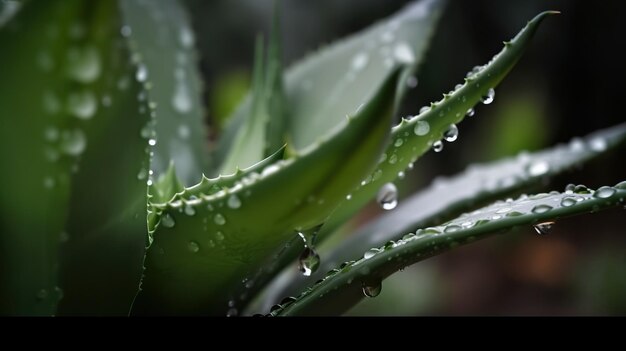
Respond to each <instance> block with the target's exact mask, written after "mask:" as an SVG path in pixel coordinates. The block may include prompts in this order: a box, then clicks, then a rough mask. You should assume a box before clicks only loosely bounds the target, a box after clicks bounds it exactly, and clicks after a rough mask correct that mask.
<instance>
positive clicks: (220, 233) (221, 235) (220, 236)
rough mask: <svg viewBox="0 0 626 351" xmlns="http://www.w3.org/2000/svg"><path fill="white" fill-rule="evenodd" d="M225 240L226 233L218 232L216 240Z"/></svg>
mask: <svg viewBox="0 0 626 351" xmlns="http://www.w3.org/2000/svg"><path fill="white" fill-rule="evenodd" d="M224 238H225V237H224V233H222V232H220V231H218V232H216V233H215V239H216V240H217V241H223V240H224Z"/></svg>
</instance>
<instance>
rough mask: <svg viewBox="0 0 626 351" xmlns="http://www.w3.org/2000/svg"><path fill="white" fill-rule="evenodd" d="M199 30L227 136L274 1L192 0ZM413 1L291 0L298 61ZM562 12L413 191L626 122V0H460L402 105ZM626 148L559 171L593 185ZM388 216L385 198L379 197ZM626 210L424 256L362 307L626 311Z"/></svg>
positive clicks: (411, 180)
mask: <svg viewBox="0 0 626 351" xmlns="http://www.w3.org/2000/svg"><path fill="white" fill-rule="evenodd" d="M187 2H188V5H189V7H190V10H191V11H190V13H191V14H192V19H193V25H194V27H195V29H196V31H197V33H198V34H197V37H198V45H199V50H200V56H201V65H202V71H203V74H204V76H205V77H204V78H205V81H206V88H207V90H206V98H207V100H208V104H209V111H210V114H209V121H210V123H212V124H213V126H214V127H213V128H212V129H213V130H214V135H217V134H218V132H216V130H218V129H219V128H218V127H219V126H220V125H221V124H223V123H224V120H225V118H226V117H227V116H228V115H229V114H230V112H231V111H232V109H233V108H234V106H236V103H237V102H238V101H239V100H240V99H241V97H242V96H243V95H244V94H245V92H246V91H247V88H248V84H249V79H250V69H251V66H252V57H253V47H254V38H255V36H256V34H257V33H259V32H265V33H267V30H268V27H269V23H270V21H271V14H272V2H271V1H270V0H235V1H233V0H213V1H200V0H188V1H187ZM407 2H408V1H401V0H386V1H382V0H342V1H337V0H317V1H305V0H284V1H283V3H282V25H283V28H282V40H283V48H284V55H283V57H284V61H285V62H286V63H287V64H291V63H293V62H295V61H296V60H297V59H298V58H300V57H302V56H304V55H305V54H306V53H308V52H310V51H312V50H314V49H316V48H318V47H320V46H323V45H324V44H325V43H328V42H331V41H333V40H335V39H337V38H341V37H343V36H345V35H347V34H349V33H352V32H355V31H358V30H360V29H362V28H365V27H367V26H368V25H370V24H372V23H374V22H375V21H376V20H378V19H382V18H384V17H386V16H388V15H391V14H392V13H394V12H395V11H397V10H399V9H401V8H402V6H403V5H404V4H405V3H407ZM544 10H559V11H561V12H562V14H561V15H560V16H557V17H552V18H549V19H548V20H547V21H546V22H545V23H544V25H543V26H542V27H541V28H540V30H539V32H538V33H537V35H536V37H535V39H534V42H533V43H532V44H531V46H530V49H529V50H528V51H527V53H526V54H525V56H524V57H523V58H522V60H521V61H520V63H519V64H518V65H517V66H516V67H515V68H514V70H513V71H512V72H511V73H510V75H509V76H508V77H507V78H506V79H505V80H504V82H503V83H502V84H501V85H500V86H499V88H498V89H497V91H496V100H495V102H494V103H493V104H491V105H489V106H479V107H478V108H477V113H476V116H475V117H474V118H471V119H467V120H466V121H465V122H464V123H463V124H462V125H461V126H460V138H459V139H460V140H459V141H457V142H455V143H453V144H446V147H445V150H444V151H443V152H442V153H440V154H433V153H429V154H428V155H426V156H425V157H423V158H422V159H421V160H420V162H419V163H418V164H417V165H416V167H415V170H414V171H412V172H410V173H409V174H408V175H407V178H406V179H405V180H404V182H403V184H399V185H400V186H401V188H402V189H403V192H404V193H405V194H410V193H411V192H413V191H414V190H415V189H418V188H420V187H423V186H424V185H426V184H428V183H430V182H431V181H432V180H433V178H435V177H436V176H438V175H452V174H454V173H456V172H459V171H461V170H462V169H464V168H465V167H466V166H467V165H468V164H470V163H473V162H485V161H489V160H493V159H497V158H500V157H504V156H508V155H514V154H516V153H518V152H519V151H522V150H536V149H541V148H543V147H546V146H550V145H553V144H556V143H560V142H565V141H568V140H569V139H570V138H572V137H574V136H582V135H585V134H587V133H589V132H592V131H594V130H597V129H600V128H604V127H608V126H611V125H615V124H618V123H621V122H623V121H624V120H625V118H624V115H623V110H624V106H625V101H624V88H623V87H624V84H625V83H624V82H625V81H626V79H625V78H626V66H625V65H624V63H626V50H624V49H625V48H624V46H625V45H626V40H625V38H626V27H625V26H624V19H623V18H624V13H626V2H623V1H606V2H601V3H592V2H589V1H584V2H583V1H539V0H533V1H527V0H524V1H522V0H516V1H506V2H505V1H495V0H490V1H488V0H483V1H479V0H473V1H449V3H448V7H447V9H446V11H445V12H444V14H443V16H442V17H441V20H440V23H439V27H438V29H437V31H436V34H435V36H434V37H433V41H432V43H431V47H430V49H429V51H428V54H427V56H426V58H425V62H424V63H423V64H422V65H421V68H420V70H419V72H418V79H419V85H418V87H417V88H416V89H414V90H413V91H411V92H410V93H409V94H408V95H407V97H406V99H405V103H404V106H403V107H402V114H404V115H408V114H416V113H417V111H418V110H419V107H420V106H422V105H425V104H427V103H429V102H430V101H434V100H438V99H439V98H440V96H441V93H443V92H446V91H449V90H450V89H452V88H453V87H454V85H455V84H457V83H460V82H462V80H463V77H465V73H466V72H467V71H468V70H469V69H471V68H472V67H473V66H475V65H479V64H484V63H486V62H487V61H489V59H490V58H491V57H492V56H493V55H494V54H495V53H497V52H498V51H499V50H500V49H501V47H502V41H504V40H508V39H510V38H512V37H513V36H514V35H515V34H516V33H517V32H518V31H519V30H520V29H521V28H522V27H523V26H524V25H525V23H526V21H527V20H529V19H531V18H532V17H533V16H534V15H536V14H537V13H539V12H541V11H544ZM624 151H625V150H624V148H621V149H619V150H616V151H614V152H612V153H611V155H609V156H607V157H603V158H601V159H599V160H596V161H594V162H592V163H590V164H588V165H587V166H585V167H584V168H582V169H580V170H578V171H576V172H573V173H569V174H566V175H564V176H561V177H558V178H557V179H554V180H553V181H552V182H551V183H550V184H548V185H546V189H558V190H562V189H563V188H564V187H565V185H566V184H568V183H577V184H578V183H582V184H586V185H588V186H591V187H597V186H600V185H605V184H608V185H612V184H615V183H617V182H619V181H620V180H624V179H626V171H625V170H626V166H625V162H624V161H626V160H625V159H624V157H623V155H624ZM369 211H370V212H371V213H376V212H377V210H376V209H375V208H373V207H372V208H370V209H369ZM624 215H625V212H624V211H623V210H621V209H619V210H612V211H607V212H604V213H598V214H594V215H588V216H582V217H575V218H571V219H567V220H562V221H560V222H559V223H557V224H556V227H555V228H554V230H553V231H552V233H551V235H548V236H541V237H540V236H537V235H534V231H533V229H532V228H530V227H529V228H524V229H519V230H517V231H516V233H512V234H510V235H505V236H499V237H496V238H493V239H490V240H486V241H483V242H480V243H477V244H473V245H470V246H467V247H463V248H460V249H457V250H456V251H454V252H451V253H448V254H445V255H442V256H440V257H438V258H434V259H430V260H427V261H425V262H422V263H420V264H418V265H415V266H414V267H411V268H409V269H406V270H404V271H403V272H401V273H399V274H396V275H395V276H394V277H393V278H392V279H389V280H387V281H385V283H384V287H383V293H382V294H381V295H380V296H379V297H377V298H376V299H369V300H368V301H365V302H363V303H361V304H360V305H359V306H357V307H356V308H355V309H354V310H353V311H352V313H353V314H358V315H363V314H405V315H416V314H417V315H423V314H436V315H439V314H487V315H500V314H514V315H518V314H521V315H527V314H531V315H544V314H564V315H571V314H594V315H595V314H625V313H626V254H625V253H624V249H625V248H626V245H625V241H626V239H625V235H624V234H626V229H625V228H626V219H625V216H624Z"/></svg>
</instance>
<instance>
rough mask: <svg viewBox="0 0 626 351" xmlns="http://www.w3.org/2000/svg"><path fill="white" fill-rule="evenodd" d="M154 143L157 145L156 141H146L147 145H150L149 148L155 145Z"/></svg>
mask: <svg viewBox="0 0 626 351" xmlns="http://www.w3.org/2000/svg"><path fill="white" fill-rule="evenodd" d="M156 143H157V141H156V139H150V140H148V145H150V146H154V145H156Z"/></svg>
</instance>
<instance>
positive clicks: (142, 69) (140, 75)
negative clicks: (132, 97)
mask: <svg viewBox="0 0 626 351" xmlns="http://www.w3.org/2000/svg"><path fill="white" fill-rule="evenodd" d="M135 79H137V81H138V82H140V83H143V82H145V81H146V80H147V79H148V68H147V67H146V65H144V64H140V65H139V67H137V72H136V73H135Z"/></svg>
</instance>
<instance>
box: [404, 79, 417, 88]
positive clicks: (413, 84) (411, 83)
mask: <svg viewBox="0 0 626 351" xmlns="http://www.w3.org/2000/svg"><path fill="white" fill-rule="evenodd" d="M417 83H418V81H417V77H415V76H410V77H409V78H407V79H406V86H407V87H408V88H409V89H413V88H415V87H417Z"/></svg>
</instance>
